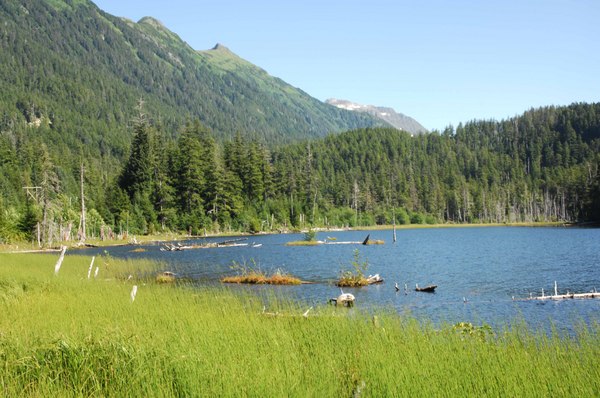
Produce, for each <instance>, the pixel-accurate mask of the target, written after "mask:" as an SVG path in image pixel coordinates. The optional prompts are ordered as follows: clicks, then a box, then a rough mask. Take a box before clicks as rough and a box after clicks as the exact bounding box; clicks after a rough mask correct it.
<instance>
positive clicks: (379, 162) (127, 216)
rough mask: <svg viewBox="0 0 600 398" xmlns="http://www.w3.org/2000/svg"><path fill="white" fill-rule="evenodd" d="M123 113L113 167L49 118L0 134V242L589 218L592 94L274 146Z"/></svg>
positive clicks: (593, 203) (595, 195) (594, 208)
mask: <svg viewBox="0 0 600 398" xmlns="http://www.w3.org/2000/svg"><path fill="white" fill-rule="evenodd" d="M131 125H132V130H133V135H134V139H133V142H132V144H131V148H130V152H129V156H128V158H127V160H126V161H125V162H124V164H123V165H119V164H116V163H114V162H113V161H108V160H107V159H106V158H100V159H98V158H93V157H89V156H86V153H89V151H87V149H86V148H85V147H80V149H79V156H71V157H64V156H63V157H61V156H60V154H58V155H55V156H52V155H51V153H50V152H49V151H48V149H47V147H46V145H45V143H44V132H45V129H47V128H48V127H47V126H46V127H44V126H39V127H28V129H27V130H26V131H24V132H22V133H20V134H4V133H2V134H0V156H1V157H0V171H1V174H0V188H2V196H1V197H0V236H1V238H2V240H3V241H10V240H19V239H28V240H32V239H33V240H35V239H36V238H38V239H39V240H40V242H47V243H51V242H53V241H57V240H66V239H77V238H78V237H79V238H81V237H82V235H83V234H84V233H85V234H86V235H87V236H88V237H89V236H95V237H102V238H107V237H118V236H124V235H125V234H127V233H129V234H131V233H135V234H142V233H155V232H163V231H186V232H188V233H191V234H202V233H204V232H222V231H249V232H258V231H277V230H281V229H291V228H305V227H309V226H314V227H327V226H331V227H332V226H338V227H340V226H366V225H376V224H390V223H392V222H396V223H399V224H407V223H448V222H450V223H468V222H482V223H492V222H494V223H505V222H535V221H566V222H575V221H592V220H596V221H598V220H600V171H599V166H600V104H573V105H571V106H568V107H546V108H541V109H536V110H531V111H528V112H526V113H525V114H523V115H522V116H520V117H515V118H511V119H508V120H504V121H501V122H495V121H473V122H469V123H466V124H464V125H462V124H461V125H459V126H458V127H456V129H453V128H447V129H446V130H445V131H443V132H433V133H430V134H424V135H418V136H414V137H413V136H411V135H410V134H408V133H405V132H401V131H398V130H394V129H385V128H379V129H362V130H355V131H350V132H346V133H343V134H339V135H331V136H328V137H326V138H324V139H319V140H310V141H304V142H300V143H296V144H291V145H287V146H282V147H278V148H274V147H269V146H267V145H265V143H264V142H261V141H260V140H259V139H258V138H252V137H248V136H242V135H241V134H237V135H235V136H234V138H232V139H230V140H228V141H225V142H223V143H221V142H219V141H217V140H215V138H214V137H213V135H212V133H211V131H210V130H209V129H208V128H206V127H205V126H204V125H203V124H202V123H201V122H199V121H190V122H188V123H187V124H186V125H185V126H183V127H182V129H181V132H180V134H177V138H176V139H174V138H171V137H172V136H174V135H175V134H173V133H172V132H169V131H164V130H165V129H164V127H162V126H161V124H160V123H157V122H154V121H153V118H152V117H149V116H147V115H144V112H143V109H142V108H140V109H139V116H138V117H137V118H136V119H135V120H134V121H132V122H131ZM65 153H69V152H65ZM81 181H83V184H81V183H80V182H81ZM82 185H83V189H84V192H85V207H86V220H85V221H86V222H85V228H83V227H84V225H83V223H82V221H81V216H80V214H81V201H80V196H81V195H80V194H79V192H80V189H81V186H82ZM23 187H28V188H25V189H24V188H23Z"/></svg>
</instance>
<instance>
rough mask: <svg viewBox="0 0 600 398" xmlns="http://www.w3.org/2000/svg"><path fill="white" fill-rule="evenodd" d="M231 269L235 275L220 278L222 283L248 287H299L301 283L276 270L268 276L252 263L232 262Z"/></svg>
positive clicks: (280, 270) (293, 277)
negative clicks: (248, 285) (235, 272)
mask: <svg viewBox="0 0 600 398" xmlns="http://www.w3.org/2000/svg"><path fill="white" fill-rule="evenodd" d="M231 268H232V269H234V270H236V271H237V275H233V276H225V277H223V278H221V282H222V283H245V284H250V285H300V284H302V281H301V280H300V279H298V278H296V277H295V276H292V275H289V274H288V273H286V272H284V271H283V270H282V269H280V268H278V269H276V270H275V272H273V273H271V274H270V275H268V274H267V273H266V272H265V271H263V270H262V269H261V268H260V267H259V266H258V265H257V264H256V263H255V262H254V261H252V265H248V264H246V263H242V264H240V263H237V262H235V261H234V262H233V264H232V266H231Z"/></svg>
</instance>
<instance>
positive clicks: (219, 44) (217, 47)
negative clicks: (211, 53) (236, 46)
mask: <svg viewBox="0 0 600 398" xmlns="http://www.w3.org/2000/svg"><path fill="white" fill-rule="evenodd" d="M211 50H221V51H229V52H231V50H229V49H228V48H227V47H225V46H224V45H222V44H221V43H217V44H215V46H214V47H213V48H211Z"/></svg>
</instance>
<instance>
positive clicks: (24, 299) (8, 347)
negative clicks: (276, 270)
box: [0, 252, 600, 397]
mask: <svg viewBox="0 0 600 398" xmlns="http://www.w3.org/2000/svg"><path fill="white" fill-rule="evenodd" d="M57 259H58V255H57V254H56V255H55V254H44V255H38V254H18V255H11V254H0V313H2V317H0V391H1V394H2V395H3V396H40V397H48V396H161V397H177V396H239V395H240V392H243V394H244V395H248V396H323V397H339V396H358V395H360V396H365V397H367V396H411V395H415V396H550V395H552V396H581V397H584V396H597V395H598V391H600V370H599V367H598V366H597V365H598V364H597V358H599V357H600V325H599V324H597V323H593V324H591V325H585V324H582V325H581V326H580V327H576V328H574V329H573V330H574V331H573V333H572V334H560V333H559V332H556V331H553V332H548V333H545V332H540V331H531V330H530V329H528V328H527V327H526V326H525V325H524V324H523V323H518V322H516V323H515V322H511V323H510V324H511V325H512V326H511V327H510V328H508V327H507V328H505V329H502V330H491V328H489V327H487V326H486V325H481V326H479V325H472V324H469V323H461V324H458V325H455V326H452V325H440V326H435V327H434V326H433V325H430V324H422V323H419V322H418V321H416V320H415V319H413V318H410V317H406V316H399V315H398V314H397V313H395V312H394V311H393V310H391V309H379V310H376V309H370V310H369V311H366V310H365V311H362V310H361V308H360V307H355V308H353V309H350V310H349V309H347V308H338V307H332V306H327V305H323V306H315V307H314V308H312V309H311V310H310V312H309V311H307V308H308V307H310V305H309V304H305V303H301V302H295V301H291V300H289V299H285V298H281V297H279V296H276V292H277V290H276V289H275V290H273V294H272V295H269V294H267V295H266V297H265V296H259V295H254V294H249V293H248V292H247V291H246V290H244V291H243V292H242V291H239V290H238V289H227V288H224V287H212V288H211V287H206V286H201V285H200V286H198V285H191V284H190V285H186V284H179V283H178V284H158V283H155V282H154V279H155V278H154V277H155V276H156V274H157V272H159V270H160V269H161V268H163V267H164V265H161V264H155V263H151V262H147V261H146V262H141V261H137V260H136V261H123V260H116V259H113V258H110V257H108V256H101V257H99V258H96V262H95V265H98V266H99V268H100V272H99V274H98V277H97V278H93V277H92V278H90V279H88V278H87V277H86V275H87V272H88V268H89V265H90V258H88V257H83V256H74V255H72V254H70V253H69V252H67V255H66V256H65V258H64V261H63V263H62V267H61V269H60V272H59V273H58V274H57V275H55V274H54V268H55V263H56V260H57ZM128 275H133V277H132V278H129V277H128ZM133 286H136V287H137V289H136V291H137V295H136V296H135V300H133V301H132V298H131V294H130V293H131V292H132V287H133ZM266 314H276V315H277V316H266ZM303 315H305V316H303Z"/></svg>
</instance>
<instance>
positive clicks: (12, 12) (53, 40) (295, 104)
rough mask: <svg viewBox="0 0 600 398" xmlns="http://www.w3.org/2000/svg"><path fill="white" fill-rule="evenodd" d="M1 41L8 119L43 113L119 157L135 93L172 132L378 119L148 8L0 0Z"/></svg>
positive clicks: (287, 129)
mask: <svg viewBox="0 0 600 398" xmlns="http://www.w3.org/2000/svg"><path fill="white" fill-rule="evenodd" d="M17 32H18V34H17ZM0 50H1V53H0V61H1V63H2V66H0V72H1V76H3V77H2V78H0V89H2V90H3V92H4V93H5V96H4V98H3V99H2V100H0V106H1V108H0V109H1V110H2V111H3V112H4V113H6V114H7V118H8V119H9V121H8V122H7V123H8V124H11V125H20V124H22V123H27V122H31V120H32V116H31V114H32V113H35V114H37V117H38V118H39V116H40V115H43V116H45V117H48V118H51V119H52V126H53V129H54V130H55V132H56V131H57V130H60V132H61V134H62V135H66V136H68V137H67V140H68V141H69V147H70V148H73V147H76V146H77V145H80V144H82V143H85V144H86V146H87V147H89V148H93V147H98V148H99V147H101V146H107V147H109V148H110V150H111V151H112V152H113V153H115V154H120V155H118V156H119V157H120V158H122V154H124V153H125V152H126V148H127V146H128V143H129V141H130V139H131V131H130V128H129V125H130V122H131V120H132V119H133V117H134V116H135V113H136V111H135V107H136V104H137V102H138V101H139V99H140V98H143V99H144V102H145V104H146V107H147V109H146V113H147V114H148V115H150V116H151V117H152V118H153V119H156V120H157V121H160V124H161V125H162V126H163V128H165V129H166V130H168V131H173V132H174V133H171V134H176V131H178V129H179V128H180V127H181V126H182V125H183V124H184V123H185V121H186V120H189V119H190V118H195V119H199V120H201V122H202V123H203V124H204V125H206V126H207V127H209V128H210V129H211V130H212V131H213V132H214V133H215V136H216V137H217V138H219V139H227V138H228V137H232V136H233V135H235V134H236V133H238V132H239V133H242V134H251V135H254V136H256V137H258V138H259V139H261V140H262V141H264V142H265V143H269V144H275V143H285V142H291V141H294V140H298V139H305V138H316V137H320V136H324V135H326V134H328V133H331V132H341V131H345V130H349V129H353V128H360V127H368V126H375V125H381V124H382V123H381V122H380V121H378V120H377V119H375V118H373V117H370V116H369V117H367V116H364V115H357V114H353V113H352V112H348V111H343V110H340V109H338V108H335V107H333V106H330V105H328V104H325V103H323V102H321V101H319V100H317V99H315V98H313V97H311V96H310V95H308V94H307V93H305V92H304V91H302V90H300V89H298V88H295V87H292V86H291V85H289V84H287V83H285V82H284V81H283V80H282V79H279V78H277V77H274V76H271V75H269V74H268V73H267V72H266V71H264V70H263V69H261V68H260V67H258V66H255V65H253V64H251V63H250V62H248V61H245V60H243V59H242V58H240V57H239V56H237V55H235V53H233V52H232V51H231V50H229V49H227V48H226V47H224V46H223V45H222V44H220V45H217V46H215V47H214V49H213V50H205V51H197V50H195V49H193V48H192V47H191V46H190V45H189V44H187V43H186V42H185V41H184V40H183V39H182V38H180V37H179V36H178V35H177V34H175V33H174V32H172V31H170V30H169V29H168V28H166V27H165V26H164V25H163V24H162V23H161V22H160V21H158V20H157V19H155V18H153V17H144V18H141V19H140V20H139V21H138V22H133V21H131V20H129V19H127V18H122V17H116V16H113V15H110V14H108V13H106V12H104V11H102V10H101V9H100V8H98V7H97V6H96V5H95V4H94V3H92V2H91V1H88V0H75V1H65V0H43V1H39V0H38V1H34V0H23V1H16V0H7V1H4V2H2V4H0ZM89 144H93V145H91V146H90V145H89Z"/></svg>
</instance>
